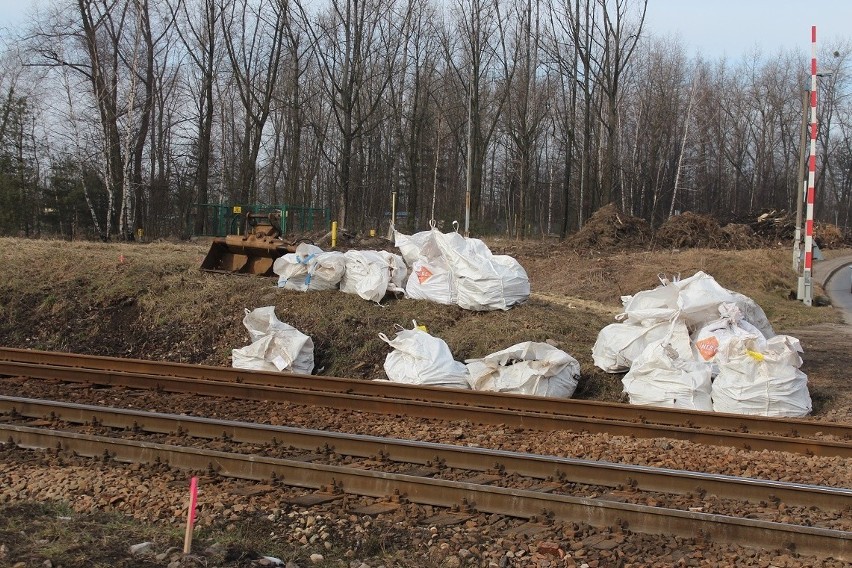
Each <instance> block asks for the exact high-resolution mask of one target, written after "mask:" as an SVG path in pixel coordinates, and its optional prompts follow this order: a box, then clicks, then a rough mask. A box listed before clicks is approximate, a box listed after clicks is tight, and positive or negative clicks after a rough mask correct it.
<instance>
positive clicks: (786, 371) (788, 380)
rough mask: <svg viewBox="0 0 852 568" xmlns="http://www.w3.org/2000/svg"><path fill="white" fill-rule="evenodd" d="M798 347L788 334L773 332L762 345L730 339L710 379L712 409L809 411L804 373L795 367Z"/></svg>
mask: <svg viewBox="0 0 852 568" xmlns="http://www.w3.org/2000/svg"><path fill="white" fill-rule="evenodd" d="M758 349H759V350H758ZM801 351H802V348H801V345H800V344H799V340H798V339H796V338H794V337H790V336H788V335H776V336H775V337H773V338H771V339H768V340H766V342H765V343H764V344H762V345H758V344H757V343H756V342H755V341H754V340H751V339H740V338H735V339H733V340H732V341H731V342H730V343H729V344H728V346H727V349H726V352H725V357H726V361H724V362H720V363H719V375H718V376H717V377H716V379H715V380H714V381H713V391H712V395H713V409H714V410H715V411H717V412H733V413H737V414H752V415H759V416H805V415H807V414H809V413H810V412H811V410H812V404H811V395H810V393H809V392H808V376H807V375H806V374H805V373H803V372H802V371H801V370H799V368H798V367H799V366H800V365H801V364H802V358H801V357H800V356H799V353H801Z"/></svg>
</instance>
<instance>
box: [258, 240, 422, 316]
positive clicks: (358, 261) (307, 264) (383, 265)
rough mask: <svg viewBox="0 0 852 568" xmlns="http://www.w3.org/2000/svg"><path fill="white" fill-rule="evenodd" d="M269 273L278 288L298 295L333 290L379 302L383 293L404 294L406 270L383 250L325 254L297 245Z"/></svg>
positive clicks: (392, 254)
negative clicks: (276, 279)
mask: <svg viewBox="0 0 852 568" xmlns="http://www.w3.org/2000/svg"><path fill="white" fill-rule="evenodd" d="M272 271H273V272H275V274H277V275H278V287H279V288H285V289H287V290H296V291H298V292H307V291H311V290H335V289H337V288H338V287H339V288H340V290H341V291H342V292H346V293H348V294H357V295H358V296H360V297H362V298H364V299H365V300H371V301H373V302H376V303H378V302H381V300H382V298H384V297H385V294H386V293H387V292H400V293H404V292H405V281H406V279H407V278H408V267H407V266H406V265H405V261H404V260H403V259H402V257H401V256H400V255H398V254H394V253H391V252H387V251H383V250H380V251H373V250H363V251H361V250H350V251H347V252H345V253H342V252H337V251H331V252H325V251H323V250H322V249H321V248H319V247H317V246H314V245H311V244H308V243H301V244H300V245H299V246H297V247H296V252H295V253H288V254H285V255H284V256H282V257H280V258H277V259H275V262H274V263H273V264H272Z"/></svg>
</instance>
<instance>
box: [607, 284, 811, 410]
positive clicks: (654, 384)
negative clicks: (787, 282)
mask: <svg viewBox="0 0 852 568" xmlns="http://www.w3.org/2000/svg"><path fill="white" fill-rule="evenodd" d="M660 281H661V286H659V287H657V288H655V289H653V290H645V291H642V292H639V293H638V294H635V295H633V296H623V297H622V303H623V305H624V313H622V314H619V315H618V316H616V320H617V321H618V322H619V323H614V324H610V325H608V326H606V327H605V328H603V329H602V330H601V331H600V333H599V334H598V338H597V341H596V342H595V345H594V347H593V349H592V357H593V359H594V362H595V365H596V366H597V367H600V368H601V369H603V370H604V371H606V372H608V373H621V372H624V371H628V372H627V374H626V375H625V376H624V378H623V379H622V383H623V385H624V392H625V393H627V394H628V396H629V398H630V402H631V404H648V405H655V406H667V407H673V408H693V409H697V410H711V409H713V410H716V411H720V412H738V413H744V414H762V415H766V416H803V415H805V414H808V413H809V412H810V411H811V402H810V394H809V393H808V389H807V376H806V375H805V374H804V373H802V372H801V371H799V367H800V366H801V358H800V357H799V356H798V352H800V351H801V347H800V346H799V342H798V340H796V339H795V338H791V337H788V336H776V335H775V332H774V331H773V329H772V326H771V325H770V323H769V320H768V319H767V317H766V314H765V313H764V312H763V310H762V309H761V308H760V306H758V305H757V304H756V303H755V302H754V301H753V300H752V299H751V298H748V297H747V296H744V295H742V294H739V293H737V292H732V291H730V290H727V289H725V288H723V287H722V286H720V285H719V284H718V283H717V282H716V280H715V279H714V278H713V277H712V276H710V275H708V274H706V273H704V272H696V273H695V274H694V275H693V276H691V277H689V278H686V279H684V280H674V281H669V280H667V279H665V278H662V277H661V279H660ZM720 316H721V317H720ZM717 375H718V376H717ZM713 377H716V378H715V380H713ZM720 377H721V379H722V380H721V381H720V379H719V378H720ZM717 383H718V387H717ZM761 389H762V390H761ZM758 391H760V392H762V393H763V394H758ZM717 399H718V400H717Z"/></svg>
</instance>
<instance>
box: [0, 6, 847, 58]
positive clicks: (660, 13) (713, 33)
mask: <svg viewBox="0 0 852 568" xmlns="http://www.w3.org/2000/svg"><path fill="white" fill-rule="evenodd" d="M45 1H50V0H0V28H3V27H6V26H15V25H16V24H17V25H20V23H21V22H23V21H25V16H26V14H27V13H28V12H29V11H30V10H31V9H32V6H33V5H34V4H36V3H37V2H38V3H44V2H45ZM850 23H852V0H650V1H649V2H648V15H647V28H648V30H650V31H652V32H653V33H654V35H657V36H667V35H674V36H679V37H680V39H681V41H682V43H683V44H684V45H685V46H686V47H687V49H688V52H689V53H690V54H695V53H696V52H701V53H702V55H703V56H704V57H705V58H707V59H717V58H719V57H722V56H723V55H726V56H727V57H728V58H729V59H734V60H736V59H739V58H740V57H741V56H742V55H744V54H745V53H747V52H749V51H750V50H751V49H753V48H754V47H755V46H759V47H760V49H761V51H762V52H763V54H764V55H765V56H766V55H773V54H775V53H777V52H778V50H779V49H781V48H785V49H795V50H800V51H801V52H802V53H804V54H807V55H809V54H810V51H811V45H810V42H811V35H810V34H811V26H812V25H816V26H817V41H818V43H819V44H820V45H823V44H824V45H833V44H835V43H836V42H837V41H838V40H841V39H846V38H850V37H852V27H850Z"/></svg>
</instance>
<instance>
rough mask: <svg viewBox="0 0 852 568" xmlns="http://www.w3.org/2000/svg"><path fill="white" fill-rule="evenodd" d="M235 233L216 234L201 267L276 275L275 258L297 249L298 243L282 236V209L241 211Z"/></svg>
mask: <svg viewBox="0 0 852 568" xmlns="http://www.w3.org/2000/svg"><path fill="white" fill-rule="evenodd" d="M242 217H243V219H242V226H241V228H240V229H239V230H238V234H236V235H228V236H226V237H216V238H215V239H213V242H212V243H211V245H210V250H209V251H208V252H207V256H206V257H204V261H203V262H202V263H201V270H204V271H206V272H219V273H225V274H247V275H256V276H274V275H275V274H274V272H273V271H272V265H273V263H274V262H275V259H277V258H280V257H282V256H284V255H285V254H287V253H288V252H296V246H297V244H298V243H297V244H293V243H287V242H285V241H284V240H283V239H282V238H281V227H282V224H281V221H282V212H281V210H280V209H273V210H272V211H269V212H268V213H245V214H242Z"/></svg>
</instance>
